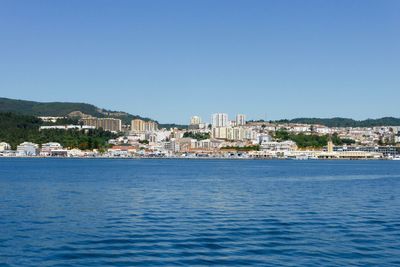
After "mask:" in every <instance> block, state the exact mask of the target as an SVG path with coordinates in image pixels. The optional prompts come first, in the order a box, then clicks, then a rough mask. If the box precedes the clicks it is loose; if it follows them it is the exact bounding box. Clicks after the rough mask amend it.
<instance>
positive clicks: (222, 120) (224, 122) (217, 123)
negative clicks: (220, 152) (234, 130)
mask: <svg viewBox="0 0 400 267" xmlns="http://www.w3.org/2000/svg"><path fill="white" fill-rule="evenodd" d="M211 123H212V127H226V126H228V114H226V113H215V114H213V115H212V117H211Z"/></svg>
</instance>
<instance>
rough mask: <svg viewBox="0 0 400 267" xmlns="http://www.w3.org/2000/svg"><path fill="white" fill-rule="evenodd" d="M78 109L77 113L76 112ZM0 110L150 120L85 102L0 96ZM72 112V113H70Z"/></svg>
mask: <svg viewBox="0 0 400 267" xmlns="http://www.w3.org/2000/svg"><path fill="white" fill-rule="evenodd" d="M77 111H78V113H76V112H77ZM0 112H14V113H18V114H23V115H32V116H55V117H61V116H71V115H74V114H75V115H76V114H79V112H81V113H84V114H87V115H91V116H94V117H99V118H103V117H111V118H117V119H121V120H122V121H123V123H124V124H130V122H131V120H133V119H143V120H151V119H149V118H143V117H141V116H138V115H132V114H129V113H126V112H121V111H110V110H106V109H102V108H98V107H96V106H94V105H91V104H86V103H70V102H35V101H27V100H17V99H10V98H0ZM71 113H74V114H71Z"/></svg>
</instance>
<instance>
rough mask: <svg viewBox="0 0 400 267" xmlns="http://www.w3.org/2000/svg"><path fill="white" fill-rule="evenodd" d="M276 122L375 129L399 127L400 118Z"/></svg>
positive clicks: (319, 119)
mask: <svg viewBox="0 0 400 267" xmlns="http://www.w3.org/2000/svg"><path fill="white" fill-rule="evenodd" d="M276 122H287V123H305V124H321V125H325V126H328V127H375V126H400V118H394V117H384V118H380V119H366V120H353V119H348V118H330V119H321V118H297V119H292V120H280V121H276Z"/></svg>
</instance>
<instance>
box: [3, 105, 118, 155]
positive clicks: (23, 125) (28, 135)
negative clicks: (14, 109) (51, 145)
mask: <svg viewBox="0 0 400 267" xmlns="http://www.w3.org/2000/svg"><path fill="white" fill-rule="evenodd" d="M42 125H44V124H43V121H42V120H40V119H39V118H37V117H34V116H28V115H19V114H14V113H11V112H6V113H0V142H7V143H9V144H10V145H11V146H12V148H13V149H16V147H17V145H19V144H20V143H22V142H24V141H27V142H33V143H37V144H42V143H47V142H58V143H60V144H61V145H62V146H64V147H66V148H67V147H69V148H80V149H98V148H106V147H108V144H107V140H109V139H111V138H115V137H116V135H115V134H113V133H111V132H108V131H103V130H102V129H96V130H87V131H78V130H68V131H66V130H56V129H51V130H42V131H39V127H40V126H42Z"/></svg>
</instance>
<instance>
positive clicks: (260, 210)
mask: <svg viewBox="0 0 400 267" xmlns="http://www.w3.org/2000/svg"><path fill="white" fill-rule="evenodd" d="M146 265H147V266H178V265H181V266H209V265H214V266H250V265H252V266H394V265H400V162H398V161H397V162H396V161H393V162H391V161H256V160H253V161H251V160H249V161H244V160H90V159H83V160H81V159H0V266H146Z"/></svg>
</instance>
